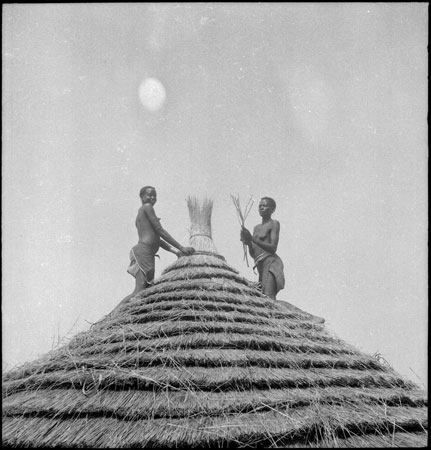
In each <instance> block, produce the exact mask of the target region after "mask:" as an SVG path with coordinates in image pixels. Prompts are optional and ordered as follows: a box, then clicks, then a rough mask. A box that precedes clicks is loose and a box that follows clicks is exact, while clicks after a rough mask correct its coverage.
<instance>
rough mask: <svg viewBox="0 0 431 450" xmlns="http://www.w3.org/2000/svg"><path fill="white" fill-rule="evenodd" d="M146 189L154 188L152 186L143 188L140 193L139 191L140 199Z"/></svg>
mask: <svg viewBox="0 0 431 450" xmlns="http://www.w3.org/2000/svg"><path fill="white" fill-rule="evenodd" d="M147 189H155V187H153V186H144V187H143V188H142V189H141V190H140V191H139V197H140V198H142V196H143V195H144V194H145V191H146V190H147Z"/></svg>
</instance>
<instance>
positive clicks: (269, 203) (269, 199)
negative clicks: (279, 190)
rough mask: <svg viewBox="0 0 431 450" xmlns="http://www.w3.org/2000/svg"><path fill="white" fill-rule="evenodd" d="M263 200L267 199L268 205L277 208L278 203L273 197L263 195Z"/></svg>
mask: <svg viewBox="0 0 431 450" xmlns="http://www.w3.org/2000/svg"><path fill="white" fill-rule="evenodd" d="M261 200H266V201H267V204H268V206H270V207H271V208H272V209H273V210H274V211H275V208H276V207H277V204H276V203H275V200H274V199H273V198H271V197H262V198H261Z"/></svg>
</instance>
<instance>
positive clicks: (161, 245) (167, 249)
mask: <svg viewBox="0 0 431 450" xmlns="http://www.w3.org/2000/svg"><path fill="white" fill-rule="evenodd" d="M160 247H161V248H163V249H164V250H166V251H167V252H170V253H174V254H175V255H177V256H180V253H181V252H180V251H179V250H175V249H174V248H172V247H171V246H170V245H169V244H168V243H167V242H165V241H164V240H162V239H160Z"/></svg>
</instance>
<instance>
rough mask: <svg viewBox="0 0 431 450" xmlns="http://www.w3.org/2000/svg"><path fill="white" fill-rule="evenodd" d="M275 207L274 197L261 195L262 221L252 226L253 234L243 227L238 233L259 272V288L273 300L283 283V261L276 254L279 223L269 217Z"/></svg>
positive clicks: (260, 212) (260, 211)
mask: <svg viewBox="0 0 431 450" xmlns="http://www.w3.org/2000/svg"><path fill="white" fill-rule="evenodd" d="M275 208H276V203H275V200H274V199H272V198H271V197H262V199H261V200H260V202H259V214H260V216H261V217H262V223H261V224H258V225H256V226H255V227H254V230H253V235H251V233H250V231H249V230H247V228H245V227H242V228H241V233H240V239H241V241H242V242H243V243H244V244H246V245H247V246H248V250H249V253H250V256H251V257H252V258H253V259H254V263H255V267H256V268H257V270H258V272H259V285H260V288H261V289H262V292H263V293H264V294H266V295H267V296H268V297H270V298H272V299H273V300H275V299H276V296H277V293H278V292H279V291H280V290H281V289H283V288H284V284H285V280H284V273H283V270H284V266H283V261H282V260H281V259H280V257H279V256H278V255H277V254H276V251H277V246H278V240H279V235H280V223H279V222H278V220H274V219H272V217H271V216H272V214H273V213H274V211H275Z"/></svg>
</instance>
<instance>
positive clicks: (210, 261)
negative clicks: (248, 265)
mask: <svg viewBox="0 0 431 450" xmlns="http://www.w3.org/2000/svg"><path fill="white" fill-rule="evenodd" d="M190 267H210V268H213V269H216V270H217V269H225V270H229V271H231V272H234V273H239V271H238V270H236V269H235V268H234V267H232V266H230V265H229V264H228V263H226V262H225V261H224V260H222V259H220V258H219V257H217V255H211V254H210V253H209V252H207V253H205V254H202V253H195V254H193V255H191V256H187V257H182V258H178V259H177V260H176V261H175V262H173V263H172V264H171V265H170V266H168V267H167V268H166V269H165V270H164V271H163V273H168V272H170V271H172V270H180V269H182V268H190Z"/></svg>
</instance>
